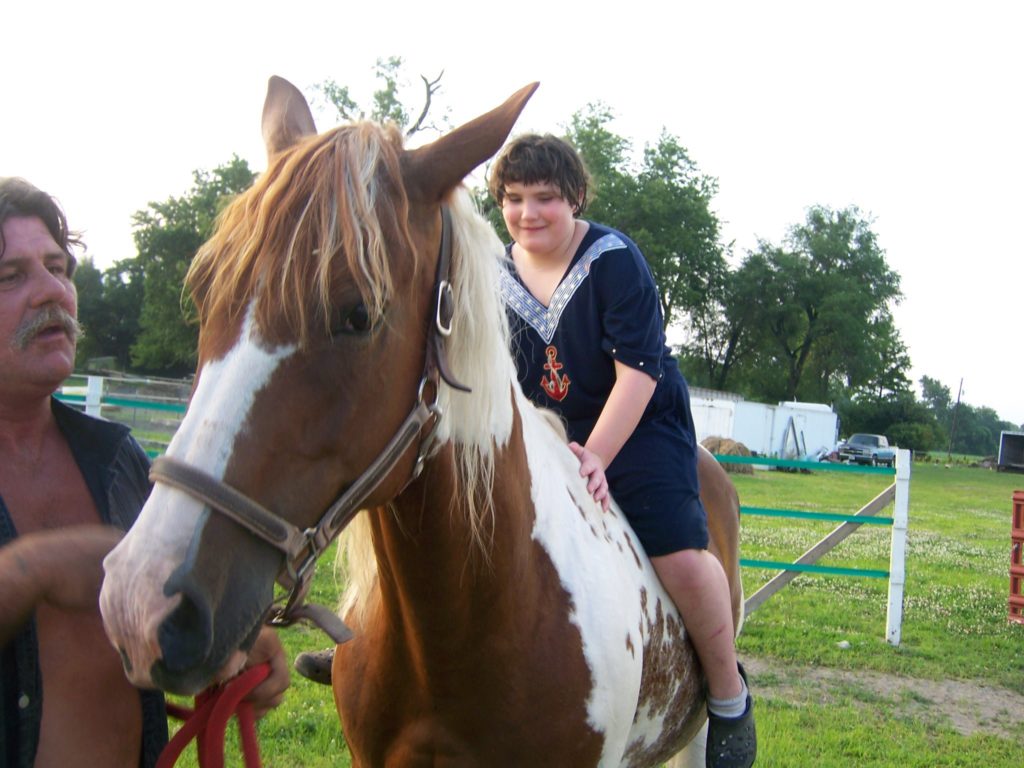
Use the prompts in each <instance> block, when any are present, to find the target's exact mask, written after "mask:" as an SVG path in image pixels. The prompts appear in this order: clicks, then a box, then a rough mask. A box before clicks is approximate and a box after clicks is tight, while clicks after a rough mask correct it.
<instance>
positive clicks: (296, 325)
mask: <svg viewBox="0 0 1024 768" xmlns="http://www.w3.org/2000/svg"><path fill="white" fill-rule="evenodd" d="M535 88H536V85H535V84H534V85H531V86H528V87H526V88H524V89H522V90H520V91H519V92H518V93H516V94H514V95H513V96H512V97H511V98H509V99H508V100H507V101H506V102H505V103H504V104H502V105H501V106H500V107H498V108H496V109H494V110H492V111H491V112H488V113H487V114H485V115H482V116H481V117H478V118H477V119H475V120H473V121H471V122H470V123H467V124H466V125H463V126H461V127H460V128H457V129H455V130H454V131H452V132H450V133H448V134H447V135H445V136H443V137H441V138H440V139H438V140H437V141H435V142H433V143H431V144H428V145H426V146H423V147H420V148H418V149H413V150H406V149H404V148H403V146H402V140H401V136H400V135H399V133H398V132H397V130H396V129H394V128H393V127H391V128H386V127H381V126H379V125H376V124H373V123H369V122H361V123H356V124H353V125H348V126H342V127H339V128H335V129H333V130H330V131H327V132H324V133H322V134H317V132H316V129H315V127H314V122H313V118H312V115H311V113H310V110H309V107H308V105H307V104H306V101H305V99H304V98H303V97H302V95H301V93H300V92H299V91H298V90H297V89H296V88H295V87H294V86H292V85H291V84H289V83H287V82H286V81H284V80H282V79H280V78H276V77H275V78H272V79H271V81H270V85H269V89H268V94H267V99H266V103H265V106H264V112H263V135H264V139H265V142H266V146H267V152H268V167H267V170H266V172H265V173H263V174H262V175H261V176H260V177H259V178H258V179H257V180H256V182H255V183H254V184H253V186H252V188H250V189H249V190H248V191H246V192H245V193H243V194H242V195H240V196H239V197H238V198H237V199H236V200H235V201H233V202H232V203H231V204H230V205H229V206H228V208H227V209H226V210H225V211H224V213H223V214H222V216H221V219H220V221H219V224H218V228H217V230H216V232H215V234H214V235H213V237H212V238H211V239H210V241H208V242H207V243H206V244H205V245H204V246H203V247H202V248H201V249H200V251H199V252H198V254H197V256H196V258H195V260H194V262H193V264H192V267H191V269H190V272H189V276H188V279H187V280H188V285H189V287H190V289H191V291H192V295H193V297H194V299H195V302H196V306H197V308H198V310H199V318H200V334H199V350H198V353H199V354H198V356H199V361H198V367H197V374H196V383H195V387H194V390H193V393H192V398H191V401H190V405H189V408H188V411H187V413H186V415H185V417H184V419H183V421H182V423H181V425H180V427H179V429H178V431H177V433H176V434H175V436H174V438H173V440H172V441H171V444H170V445H169V446H168V449H167V453H166V456H165V457H164V458H163V459H161V460H158V461H157V462H156V463H155V464H154V471H153V477H154V479H155V480H156V481H157V482H156V484H155V487H154V489H153V491H152V494H151V495H150V498H149V500H148V501H147V503H146V505H145V506H144V508H143V510H142V512H141V514H140V515H139V518H138V520H137V522H136V523H135V525H134V526H133V527H132V529H131V530H130V531H129V532H128V534H127V535H126V536H125V538H124V539H123V540H122V542H121V543H120V544H119V545H118V547H117V548H116V549H115V550H114V551H113V552H111V554H110V555H109V556H108V558H107V560H106V561H105V563H104V566H105V569H106V579H105V582H104V586H103V590H102V594H101V609H102V613H103V618H104V623H105V625H106V628H107V632H108V634H109V635H110V638H111V640H112V642H113V643H114V644H115V645H116V646H117V647H118V648H119V650H120V652H121V654H122V658H123V659H124V663H125V669H126V671H127V673H128V676H129V678H130V679H131V680H132V682H133V683H135V684H137V685H140V686H152V685H156V686H158V687H160V688H163V689H165V690H168V691H173V692H177V693H184V694H187V693H192V692H195V691H197V690H199V689H201V688H203V687H204V686H206V685H207V684H209V682H210V681H211V680H214V679H217V678H218V677H221V676H226V675H230V674H232V673H233V672H235V671H237V669H238V668H239V667H240V666H241V663H242V661H243V659H244V652H245V650H246V649H247V648H248V647H249V646H250V645H251V643H252V641H253V640H254V638H255V635H256V633H257V632H258V629H259V627H260V626H261V624H262V623H263V622H264V620H265V619H266V618H267V617H268V614H269V613H271V611H272V603H273V593H274V583H275V580H280V581H281V582H282V583H284V584H285V585H286V586H287V587H288V588H290V589H292V595H291V598H292V600H291V603H290V605H289V608H295V607H296V606H298V605H300V604H301V598H302V594H301V592H302V590H303V589H304V587H305V586H307V585H308V577H309V572H310V568H311V563H312V562H313V561H314V560H315V557H316V555H317V554H319V552H320V551H322V549H323V548H324V547H325V546H326V544H327V543H328V539H329V538H330V536H332V535H333V534H335V533H337V529H338V528H340V527H341V526H342V525H343V524H344V521H345V520H346V519H347V516H348V515H350V514H351V513H352V512H353V511H354V510H355V509H356V508H363V507H373V506H377V505H381V504H384V503H386V502H387V501H388V500H390V499H392V498H393V497H394V496H395V495H396V494H398V493H399V492H400V491H401V489H402V488H403V487H404V486H405V485H406V484H407V483H408V482H409V479H410V478H411V477H412V476H413V475H414V474H415V472H416V471H417V464H418V463H419V462H420V461H422V459H423V456H424V454H425V452H426V451H427V450H428V449H429V447H430V444H429V442H428V441H429V438H430V435H431V433H432V430H433V429H434V428H435V427H436V426H437V425H436V423H435V422H436V420H437V415H438V413H439V410H440V409H439V407H438V402H439V399H440V398H441V397H442V393H443V392H445V391H447V390H448V388H449V386H458V383H457V382H456V381H454V379H453V378H452V376H451V374H450V373H449V372H448V371H447V369H446V366H445V340H444V334H445V332H446V331H447V330H448V329H450V326H451V323H452V318H451V308H450V306H449V305H450V302H451V295H450V289H449V288H448V287H447V286H448V282H449V281H448V278H447V276H446V274H444V272H445V266H444V261H445V259H446V257H445V247H444V243H443V240H444V238H445V237H446V236H449V237H450V235H446V234H445V230H446V227H447V226H448V225H447V224H446V223H445V221H444V216H443V214H442V204H443V203H444V202H445V201H446V200H447V199H448V198H450V196H451V193H452V191H453V190H454V189H455V188H456V187H458V186H459V185H460V183H461V181H462V180H463V178H465V177H466V175H468V174H469V173H470V172H471V171H472V170H473V169H474V168H476V167H477V166H478V165H480V164H481V163H482V162H484V161H485V160H487V159H488V158H489V157H491V156H492V155H493V154H494V153H495V152H496V151H497V150H498V149H499V148H500V146H501V144H502V143H503V142H504V140H505V138H506V137H507V135H508V133H509V131H510V130H511V128H512V125H513V123H514V122H515V120H516V118H517V117H518V115H519V113H520V112H521V110H522V109H523V107H524V106H525V104H526V102H527V100H528V99H529V97H530V96H531V95H532V93H533V91H534V89H535ZM439 262H440V266H439ZM444 381H448V384H445V383H444ZM325 511H326V512H325ZM296 615H301V614H296ZM279 618H281V617H280V615H279ZM291 618H294V616H292V617H289V616H284V617H283V619H282V620H283V621H288V620H290V619H291Z"/></svg>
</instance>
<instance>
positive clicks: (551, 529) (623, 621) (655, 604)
mask: <svg viewBox="0 0 1024 768" xmlns="http://www.w3.org/2000/svg"><path fill="white" fill-rule="evenodd" d="M516 389H517V398H516V399H517V406H518V408H519V411H520V413H521V414H522V422H523V439H524V440H525V442H526V445H527V456H528V460H529V465H530V477H531V480H532V487H531V496H532V499H533V503H534V507H535V509H536V515H537V517H536V523H535V526H534V530H533V538H534V539H535V540H537V541H538V542H539V543H540V544H541V546H543V547H544V549H545V550H546V551H547V553H548V555H549V556H550V557H551V560H552V562H553V563H554V565H555V568H556V569H557V571H558V574H559V577H560V578H561V581H562V587H563V588H564V589H565V590H566V591H567V592H568V593H569V595H570V597H571V599H572V603H573V613H572V615H570V617H569V619H570V621H572V623H573V624H575V625H576V626H577V627H578V628H579V631H580V635H581V636H582V639H583V654H584V657H585V659H586V662H587V665H588V666H589V668H590V672H591V676H592V680H593V689H592V690H591V694H590V698H589V700H588V701H587V713H588V720H589V724H590V726H591V727H592V728H594V730H596V731H598V732H600V733H603V734H604V737H605V740H604V751H603V754H602V757H601V762H600V764H601V765H619V764H620V762H621V761H622V758H623V754H624V753H625V751H626V749H627V748H628V747H630V746H631V745H633V744H636V743H637V742H639V743H640V744H642V745H649V744H653V743H654V742H656V741H657V740H658V738H659V736H660V734H661V731H662V728H663V724H664V723H663V717H662V716H661V715H658V714H656V713H650V712H645V711H637V709H636V706H637V701H638V698H639V693H640V682H641V674H642V671H643V657H644V651H645V643H646V642H647V640H648V638H647V637H645V636H644V635H645V634H646V632H647V628H648V627H650V626H652V625H654V624H655V622H656V617H657V612H658V611H659V610H660V611H662V612H663V613H665V614H671V615H673V616H677V615H678V614H677V612H676V609H675V606H674V605H673V603H672V600H671V599H670V598H669V596H668V594H667V593H666V592H665V590H664V589H663V588H662V586H661V583H660V582H659V580H658V577H657V574H656V573H655V572H654V568H653V567H652V566H651V564H650V561H649V560H648V559H647V557H646V556H644V554H643V548H642V546H641V545H640V542H639V541H638V540H637V538H636V534H634V533H633V531H632V529H631V528H630V527H629V524H628V523H627V522H626V519H625V517H624V516H623V515H622V513H621V512H620V511H619V510H618V508H617V507H614V506H613V508H612V511H610V512H604V511H602V509H601V505H600V504H599V503H596V502H594V500H593V498H592V497H591V496H590V494H588V493H587V489H586V483H585V481H584V479H583V478H581V477H580V475H579V461H578V460H577V459H576V457H575V456H574V455H573V454H572V452H571V451H570V450H569V448H568V446H567V445H566V444H565V443H564V442H562V440H561V439H560V438H559V437H558V436H557V435H556V434H555V433H554V432H553V431H552V430H551V429H550V428H549V427H548V425H547V424H545V423H544V421H543V417H542V416H541V415H540V414H539V412H537V411H536V410H535V409H534V408H533V407H532V406H531V405H530V404H529V403H528V402H527V401H526V398H525V397H524V396H523V395H522V392H521V391H520V390H519V388H518V387H516ZM566 478H570V482H569V484H566ZM638 561H639V562H638ZM643 593H646V595H647V605H646V609H645V608H644V606H643V601H642V599H641V595H642V594H643ZM595 595H601V599H600V600H597V599H595ZM663 714H664V713H662V715H663Z"/></svg>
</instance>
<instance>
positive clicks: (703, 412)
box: [690, 387, 839, 459]
mask: <svg viewBox="0 0 1024 768" xmlns="http://www.w3.org/2000/svg"><path fill="white" fill-rule="evenodd" d="M690 409H691V411H692V412H693V421H694V426H695V428H696V432H697V439H698V440H703V439H704V438H706V437H727V438H730V439H732V440H735V441H737V442H739V443H743V444H744V445H745V446H746V447H747V448H748V449H750V451H751V452H752V453H754V454H756V455H758V456H770V457H777V458H784V459H791V458H803V457H808V456H813V457H817V456H818V455H819V454H821V453H824V452H828V451H831V450H832V449H833V448H835V446H836V443H837V442H838V440H839V417H838V416H837V415H836V413H835V412H834V411H833V410H832V406H830V405H825V404H822V403H799V402H783V403H779V404H778V405H766V404H764V403H751V402H748V401H747V400H744V399H743V398H742V397H740V396H739V395H733V394H730V393H726V392H716V391H714V390H707V389H701V388H698V387H694V388H692V389H691V390H690Z"/></svg>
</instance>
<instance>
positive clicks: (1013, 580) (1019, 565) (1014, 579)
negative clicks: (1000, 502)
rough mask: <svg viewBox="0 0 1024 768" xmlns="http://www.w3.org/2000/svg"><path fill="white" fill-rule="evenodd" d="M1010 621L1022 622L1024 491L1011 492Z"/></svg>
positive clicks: (1023, 602) (1023, 622)
mask: <svg viewBox="0 0 1024 768" xmlns="http://www.w3.org/2000/svg"><path fill="white" fill-rule="evenodd" d="M1009 607H1010V614H1009V619H1010V621H1014V622H1017V623H1018V624H1024V491H1014V492H1013V519H1012V521H1011V532H1010V602H1009Z"/></svg>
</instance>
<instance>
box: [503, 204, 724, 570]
mask: <svg viewBox="0 0 1024 768" xmlns="http://www.w3.org/2000/svg"><path fill="white" fill-rule="evenodd" d="M508 252H509V259H508V260H507V262H506V269H505V270H503V271H502V275H501V292H502V298H503V299H504V302H505V308H506V310H507V313H508V317H509V323H510V326H511V331H512V352H513V354H514V356H515V360H516V369H517V371H518V375H519V382H520V384H521V385H522V387H523V391H524V392H525V393H526V396H527V397H529V398H530V399H531V400H532V401H533V402H535V403H536V404H537V405H539V406H542V407H545V408H551V409H553V410H555V411H556V412H558V413H559V414H561V416H562V417H563V419H564V420H565V422H566V426H567V428H568V432H569V437H570V439H572V440H575V441H576V442H578V443H580V444H581V445H583V444H586V441H587V438H588V437H589V436H590V432H591V430H592V429H593V428H594V425H595V424H596V423H597V419H598V417H599V416H600V415H601V409H602V408H604V404H605V402H606V401H607V400H608V395H609V394H610V393H611V390H612V387H613V386H614V384H615V361H616V360H618V361H619V362H620V363H623V364H625V365H628V366H629V367H630V368H634V369H636V370H639V371H644V372H645V373H648V374H650V376H651V377H652V378H654V379H655V380H656V381H657V386H656V388H655V390H654V395H653V397H652V398H651V401H650V403H649V404H648V405H647V409H646V410H645V411H644V414H643V416H642V418H641V420H640V423H639V424H638V425H637V428H636V430H635V431H634V432H633V434H632V435H630V437H629V439H628V440H627V441H626V443H625V445H623V447H622V449H621V450H620V451H619V453H618V455H617V456H616V457H615V459H614V460H613V461H612V463H611V465H609V466H608V467H607V468H606V470H605V475H606V477H607V479H608V486H609V488H610V489H611V492H612V495H613V496H614V497H615V500H616V502H618V504H619V506H620V507H621V508H622V510H623V512H624V513H625V514H626V517H627V518H628V519H629V521H630V523H631V524H632V526H633V529H634V530H635V531H636V533H637V536H638V538H639V539H640V542H641V543H642V544H643V545H644V549H645V550H646V552H647V554H648V555H649V556H651V557H656V556H659V555H667V554H669V553H671V552H676V551H679V550H681V549H705V548H707V545H708V532H707V517H706V515H705V512H704V507H703V506H702V505H701V502H700V496H699V487H698V484H697V454H696V437H695V435H694V428H693V417H692V415H691V413H690V396H689V391H688V389H687V386H686V381H685V380H684V379H683V376H682V374H681V373H680V372H679V368H678V366H677V365H676V361H675V358H674V357H673V356H672V353H671V351H670V350H669V348H668V346H667V345H666V343H665V334H664V331H663V330H662V320H661V317H662V316H661V304H660V301H659V298H658V290H657V287H656V285H655V283H654V276H653V275H652V274H651V271H650V268H649V267H648V265H647V262H646V261H645V260H644V257H643V254H641V253H640V249H639V248H637V246H636V244H635V243H634V242H633V241H632V240H630V239H629V238H628V237H626V236H625V235H623V234H622V233H621V232H617V231H615V230H614V229H611V228H609V227H605V226H602V225H600V224H595V223H593V222H590V228H589V229H588V231H587V233H586V235H585V236H584V238H583V241H582V242H581V243H580V246H579V248H578V249H577V251H576V253H575V254H574V255H573V259H572V261H571V262H570V264H569V266H568V268H567V269H566V273H565V275H564V277H563V278H562V281H561V283H560V284H559V285H558V287H557V288H556V289H555V292H554V293H553V294H552V296H551V304H550V306H548V307H545V306H544V305H543V304H541V303H540V302H539V301H537V299H536V298H535V297H534V296H533V294H531V293H530V291H529V289H527V288H526V286H525V285H524V284H523V282H522V280H521V279H520V278H519V275H518V273H517V272H516V269H515V266H514V264H513V263H512V259H511V245H510V246H508Z"/></svg>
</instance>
